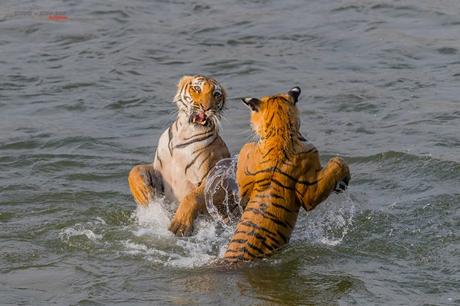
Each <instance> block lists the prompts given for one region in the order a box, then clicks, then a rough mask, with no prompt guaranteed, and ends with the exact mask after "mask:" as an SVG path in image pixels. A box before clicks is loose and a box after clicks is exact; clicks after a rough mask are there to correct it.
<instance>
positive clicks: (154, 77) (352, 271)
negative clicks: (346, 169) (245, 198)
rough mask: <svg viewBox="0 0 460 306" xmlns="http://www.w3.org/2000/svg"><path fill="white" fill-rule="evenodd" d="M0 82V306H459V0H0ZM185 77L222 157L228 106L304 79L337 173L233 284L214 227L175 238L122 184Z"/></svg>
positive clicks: (150, 144) (241, 111) (239, 139)
mask: <svg viewBox="0 0 460 306" xmlns="http://www.w3.org/2000/svg"><path fill="white" fill-rule="evenodd" d="M37 11H38V12H39V11H59V12H62V13H63V14H65V15H66V16H68V17H69V19H68V20H67V21H62V22H57V21H50V20H48V19H47V18H46V17H44V16H42V17H40V16H38V14H37V13H36V12H37ZM21 12H22V13H21ZM24 12H35V13H33V14H29V15H27V14H24ZM0 71H1V73H0V273H1V274H0V304H2V305H3V304H43V305H48V304H59V305H69V304H71V305H98V304H118V303H119V304H125V305H136V304H151V305H189V304H191V305H217V304H219V305H235V304H236V305H349V304H355V305H458V304H459V303H460V293H459V292H460V285H459V283H460V264H459V262H460V235H459V231H460V192H459V186H460V157H459V156H460V137H459V132H460V94H459V93H460V86H459V84H460V3H459V2H458V1H456V0H437V1H428V0H421V1H416V0H405V1H379V0H374V1H372V0H360V1H358V0H355V1H339V0H327V1H300V0H292V1H291V0H289V1H223V2H220V3H217V2H213V1H171V2H170V1H140V0H134V1H121V0H114V1H101V0H97V1H77V0H70V1H64V2H58V1H51V0H45V1H21V2H20V3H19V2H17V1H2V2H1V3H0ZM195 73H202V74H206V75H210V76H213V77H215V78H217V79H218V80H220V81H221V82H222V83H223V84H224V86H225V87H226V88H227V91H228V93H229V96H230V97H231V99H229V101H228V110H227V111H226V114H225V118H224V119H223V121H222V125H223V129H224V130H223V137H224V139H225V141H226V142H227V143H228V145H229V147H230V149H231V151H232V152H233V153H235V154H236V153H237V152H238V151H239V148H240V147H241V146H242V145H243V144H244V143H245V142H247V141H249V140H251V139H252V133H251V131H250V126H249V114H248V111H247V109H246V108H245V107H244V106H243V105H241V104H240V102H238V100H237V99H236V97H240V96H247V95H253V96H260V95H266V94H272V93H276V92H279V91H285V90H287V89H289V88H291V87H292V86H295V85H299V86H300V87H301V88H302V90H303V94H302V97H301V101H300V102H299V104H298V105H299V108H300V111H301V119H302V130H303V133H304V134H305V135H306V136H307V137H308V138H309V140H310V141H312V142H313V143H314V144H315V145H316V146H317V147H318V149H319V150H320V152H321V153H322V159H323V161H324V162H325V161H326V160H327V159H328V158H330V157H332V156H334V155H336V154H340V155H341V156H344V157H345V159H346V160H347V162H348V163H349V165H350V167H351V171H352V181H351V186H350V189H349V191H348V193H346V194H344V195H340V196H337V195H336V196H332V197H331V198H330V199H329V200H328V201H327V202H326V203H324V204H323V205H322V206H320V207H318V209H317V210H316V211H314V212H312V213H309V214H307V213H302V214H301V216H300V218H299V220H298V223H297V227H296V230H295V232H294V235H293V238H292V241H291V243H290V245H289V246H288V247H287V248H286V249H284V250H282V251H281V252H279V253H278V254H277V255H275V256H274V257H272V258H270V259H268V260H264V261H261V262H258V263H256V264H254V265H252V266H248V267H244V268H241V269H237V270H232V271H226V270H225V269H221V268H218V267H216V266H215V265H213V261H214V260H215V259H216V258H218V257H219V254H221V253H222V251H223V249H224V248H225V243H226V241H227V239H228V233H226V232H224V233H222V231H221V230H220V229H219V227H218V226H216V225H215V223H214V222H212V221H210V220H205V219H202V220H200V221H199V225H198V228H197V231H196V232H195V235H194V236H193V237H191V238H183V239H177V238H175V237H173V236H171V235H170V234H169V233H168V232H167V230H166V227H167V225H168V214H167V213H164V212H163V211H162V210H160V209H159V207H160V204H161V201H157V202H156V203H155V205H154V206H153V207H152V208H150V209H148V210H146V211H136V206H135V203H134V202H133V200H132V199H131V197H130V194H129V190H128V187H127V180H126V179H127V173H128V171H129V169H130V168H131V167H132V165H134V164H136V163H141V162H149V161H151V160H152V157H153V152H154V149H155V145H156V142H157V140H158V137H159V135H160V134H161V132H162V131H163V130H164V129H165V128H166V127H167V126H168V124H169V123H170V122H171V121H172V120H173V118H174V116H175V114H174V111H175V108H174V105H173V104H172V103H171V101H172V97H173V95H174V92H175V84H176V82H177V81H178V79H179V78H180V77H181V76H182V75H184V74H195Z"/></svg>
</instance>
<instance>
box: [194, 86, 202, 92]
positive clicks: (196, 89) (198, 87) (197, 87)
mask: <svg viewBox="0 0 460 306" xmlns="http://www.w3.org/2000/svg"><path fill="white" fill-rule="evenodd" d="M193 90H194V91H196V92H200V91H201V88H200V86H193Z"/></svg>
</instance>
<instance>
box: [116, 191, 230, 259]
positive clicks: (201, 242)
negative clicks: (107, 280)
mask: <svg viewBox="0 0 460 306" xmlns="http://www.w3.org/2000/svg"><path fill="white" fill-rule="evenodd" d="M171 208H175V206H174V205H173V204H171V203H168V202H166V201H165V200H164V199H155V200H154V201H153V202H152V203H150V204H149V206H147V207H138V208H137V209H136V211H135V213H134V218H135V220H136V221H137V222H136V224H135V226H134V228H131V231H132V234H133V235H134V236H135V237H134V238H132V239H127V240H125V241H123V242H122V245H123V247H124V249H123V250H122V251H121V252H122V253H124V254H126V255H132V256H142V257H143V258H144V259H145V260H148V261H150V262H152V263H156V264H161V265H165V266H173V267H181V268H192V267H199V266H203V265H207V264H209V263H210V262H212V261H213V260H215V259H217V258H218V257H219V256H220V254H221V253H223V251H222V248H225V247H226V244H227V242H228V240H229V237H230V235H231V232H227V231H225V230H224V229H222V228H220V227H219V226H218V224H216V223H215V222H214V221H213V220H211V219H210V218H206V217H203V216H200V217H199V218H198V219H197V220H196V221H195V225H194V227H195V230H194V232H193V235H192V236H190V237H176V236H175V235H174V234H172V233H171V232H170V231H169V230H168V227H169V225H170V222H171V221H170V217H171V215H172V213H171V211H172V210H173V209H171Z"/></svg>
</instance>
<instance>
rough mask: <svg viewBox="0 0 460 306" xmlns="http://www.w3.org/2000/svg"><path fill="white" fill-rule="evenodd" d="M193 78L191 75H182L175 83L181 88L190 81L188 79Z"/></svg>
mask: <svg viewBox="0 0 460 306" xmlns="http://www.w3.org/2000/svg"><path fill="white" fill-rule="evenodd" d="M192 79H193V76H191V75H184V76H183V77H182V78H181V79H180V80H179V83H177V88H182V86H184V85H185V84H187V83H190V81H191V80H192Z"/></svg>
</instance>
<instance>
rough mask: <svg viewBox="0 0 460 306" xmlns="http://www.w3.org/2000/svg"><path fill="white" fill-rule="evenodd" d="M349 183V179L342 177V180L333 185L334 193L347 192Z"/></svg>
mask: <svg viewBox="0 0 460 306" xmlns="http://www.w3.org/2000/svg"><path fill="white" fill-rule="evenodd" d="M349 182H350V177H349V176H346V177H344V178H343V180H341V181H339V182H337V183H336V184H335V187H334V192H336V193H341V192H344V191H345V190H347V188H348V183H349Z"/></svg>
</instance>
